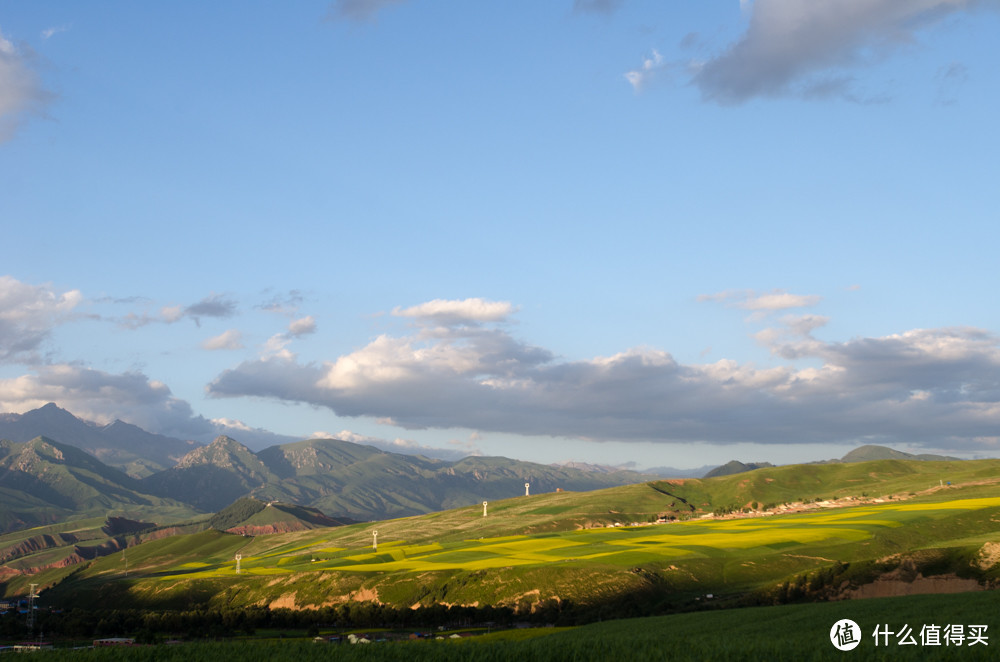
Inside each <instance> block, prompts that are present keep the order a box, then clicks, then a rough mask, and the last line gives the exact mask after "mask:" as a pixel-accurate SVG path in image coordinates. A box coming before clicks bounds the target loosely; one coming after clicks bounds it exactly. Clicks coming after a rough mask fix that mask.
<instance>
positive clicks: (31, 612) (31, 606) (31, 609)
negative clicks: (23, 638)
mask: <svg viewBox="0 0 1000 662" xmlns="http://www.w3.org/2000/svg"><path fill="white" fill-rule="evenodd" d="M37 587H38V584H31V587H30V588H29V589H28V632H29V634H31V635H32V636H34V633H35V598H37V597H38V595H37V594H36V593H35V588H37Z"/></svg>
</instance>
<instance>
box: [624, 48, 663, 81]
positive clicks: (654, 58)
mask: <svg viewBox="0 0 1000 662" xmlns="http://www.w3.org/2000/svg"><path fill="white" fill-rule="evenodd" d="M667 67H668V64H667V62H665V61H664V59H663V56H662V55H660V53H659V52H657V51H656V49H653V53H652V55H649V56H648V57H645V58H643V60H642V65H640V66H639V67H638V68H636V69H632V70H631V71H627V72H625V80H627V81H628V82H629V84H630V85H631V86H632V89H633V90H635V91H636V92H641V91H642V89H643V88H644V87H646V86H647V85H648V84H649V83H650V82H651V81H652V80H653V79H654V78H656V77H657V76H659V75H660V74H661V73H662V72H663V71H665V70H666V69H667Z"/></svg>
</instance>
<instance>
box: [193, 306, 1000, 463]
mask: <svg viewBox="0 0 1000 662" xmlns="http://www.w3.org/2000/svg"><path fill="white" fill-rule="evenodd" d="M743 300H744V301H746V300H748V299H747V298H744V299H743ZM775 309H778V310H780V309H784V304H781V305H778V304H775ZM783 322H784V325H785V326H784V327H783V328H779V329H772V330H769V331H767V332H762V333H761V334H758V341H760V342H762V343H763V344H765V346H767V347H768V348H769V349H771V351H772V352H774V354H775V356H776V357H784V358H785V359H787V361H788V363H787V364H785V365H778V366H772V367H766V368H761V367H757V366H755V365H753V364H750V363H739V362H736V361H733V360H728V359H723V360H720V361H716V362H714V363H708V364H682V363H678V362H677V361H676V360H675V359H674V357H673V356H672V355H671V354H669V353H668V352H665V351H662V350H656V349H651V348H634V349H631V350H627V351H624V352H621V353H619V354H616V355H613V356H606V357H595V358H592V359H589V360H581V361H558V360H556V359H555V356H554V355H553V354H552V353H551V352H549V351H547V350H544V349H541V348H537V347H531V346H529V345H527V344H525V343H522V342H520V341H518V340H516V339H514V338H512V337H511V336H509V335H508V334H506V333H504V332H502V331H500V330H497V329H487V328H478V327H476V328H468V327H467V328H464V329H459V330H452V332H451V333H450V334H446V335H434V334H430V333H427V332H426V331H424V330H419V331H417V332H415V333H413V334H411V335H409V336H404V337H393V336H385V335H383V336H380V337H378V338H376V339H375V340H373V341H372V342H371V343H370V344H369V345H368V346H366V347H363V348H361V349H359V350H357V351H355V352H351V353H350V354H346V355H343V356H340V357H337V358H335V359H333V360H331V361H328V362H326V363H324V364H322V365H300V364H298V363H296V362H295V361H277V360H271V361H255V362H247V363H244V364H242V365H240V366H238V367H236V368H234V369H232V370H227V371H225V372H224V373H222V374H221V375H219V377H218V378H217V379H216V380H215V381H214V382H213V383H212V384H211V385H210V387H209V391H210V393H211V394H213V395H215V396H217V397H237V396H260V397H271V398H276V399H280V400H288V401H294V402H305V403H309V404H313V405H318V406H324V407H328V408H330V409H331V410H333V411H334V412H336V413H337V414H338V415H341V416H363V417H371V418H379V419H385V420H389V421H391V422H392V423H393V424H395V425H400V426H402V427H405V428H410V429H421V428H437V429H450V428H466V429H473V430H482V431H492V432H504V433H513V434H523V435H551V436H562V437H580V438H587V439H595V440H646V441H663V442H684V441H704V442H711V443H735V442H757V443H806V442H814V443H824V442H831V441H839V442H845V443H847V442H852V441H856V440H859V439H866V440H872V439H882V440H885V441H897V442H901V441H905V442H907V443H916V444H921V443H924V444H936V445H937V447H940V448H945V447H948V446H949V445H950V446H952V447H959V446H963V447H966V448H973V449H974V448H982V447H984V446H988V445H991V444H992V445H995V444H998V443H1000V439H998V433H997V430H998V429H1000V341H998V339H997V338H996V337H995V336H993V335H992V334H989V333H987V332H985V331H982V330H978V329H929V330H915V331H908V332H905V333H901V334H897V335H892V336H886V337H882V338H856V339H853V340H850V341H847V342H826V341H821V340H817V339H816V338H814V337H812V335H811V333H812V331H813V330H815V329H816V328H819V327H821V326H823V325H824V324H826V322H827V319H826V318H825V317H822V316H817V315H799V316H794V315H790V316H786V317H785V318H784V319H783ZM802 359H807V360H808V362H807V364H806V366H805V367H803V366H798V365H796V362H797V361H799V360H802ZM916 392H920V393H925V394H929V395H922V396H921V397H920V398H914V397H913V393H916Z"/></svg>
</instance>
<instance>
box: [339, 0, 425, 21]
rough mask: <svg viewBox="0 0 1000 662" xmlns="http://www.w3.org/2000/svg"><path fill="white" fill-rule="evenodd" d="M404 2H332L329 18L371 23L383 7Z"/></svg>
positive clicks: (357, 0)
mask: <svg viewBox="0 0 1000 662" xmlns="http://www.w3.org/2000/svg"><path fill="white" fill-rule="evenodd" d="M403 2H406V0H334V2H333V4H332V5H330V12H329V17H330V18H334V19H346V20H351V21H373V20H375V17H376V16H378V13H379V12H380V11H382V9H384V8H385V7H391V6H392V5H398V4H402V3H403Z"/></svg>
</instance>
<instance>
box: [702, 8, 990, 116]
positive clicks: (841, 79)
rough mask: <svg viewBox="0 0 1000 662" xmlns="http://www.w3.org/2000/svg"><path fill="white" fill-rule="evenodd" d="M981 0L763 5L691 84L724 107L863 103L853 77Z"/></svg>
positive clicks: (754, 11) (709, 99) (705, 63)
mask: <svg viewBox="0 0 1000 662" xmlns="http://www.w3.org/2000/svg"><path fill="white" fill-rule="evenodd" d="M991 4H993V5H995V3H991V2H985V1H977V0H907V1H905V2H902V1H900V0H842V1H841V2H817V1H816V0H756V1H755V2H754V3H753V4H752V5H749V6H747V5H744V4H743V3H741V6H742V7H743V9H744V11H747V10H749V12H750V19H749V25H748V27H747V30H746V32H745V33H744V34H743V36H742V37H741V38H740V39H739V40H738V41H737V42H736V43H734V44H733V45H732V46H730V47H729V49H728V50H726V51H725V52H724V53H722V54H721V55H719V56H717V57H715V58H712V59H710V60H708V61H707V62H704V63H702V64H701V66H700V68H699V70H698V71H697V73H696V74H695V75H694V76H693V78H692V82H693V83H694V84H695V85H696V86H697V87H698V89H699V90H700V91H701V94H702V97H703V98H704V99H705V100H708V101H712V102H716V103H719V104H724V105H732V104H739V103H743V102H745V101H748V100H750V99H753V98H757V97H787V96H798V97H803V98H809V97H817V96H833V95H836V96H840V97H845V98H849V99H854V100H861V97H860V96H859V95H858V94H857V92H856V91H855V90H854V89H853V84H852V78H853V76H852V74H851V72H852V71H853V70H855V69H856V68H858V67H863V66H865V65H866V64H869V63H871V62H873V61H876V60H878V59H880V58H882V57H884V56H885V54H887V53H889V52H891V51H893V50H894V49H897V48H899V47H901V46H904V45H907V44H910V43H912V42H913V41H914V40H915V39H916V33H917V31H918V30H919V29H921V28H923V27H926V26H927V25H929V24H931V23H934V22H936V21H939V20H940V19H942V18H943V17H945V16H947V15H949V14H953V13H955V12H961V11H966V10H969V9H971V8H973V7H975V6H979V5H991Z"/></svg>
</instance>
